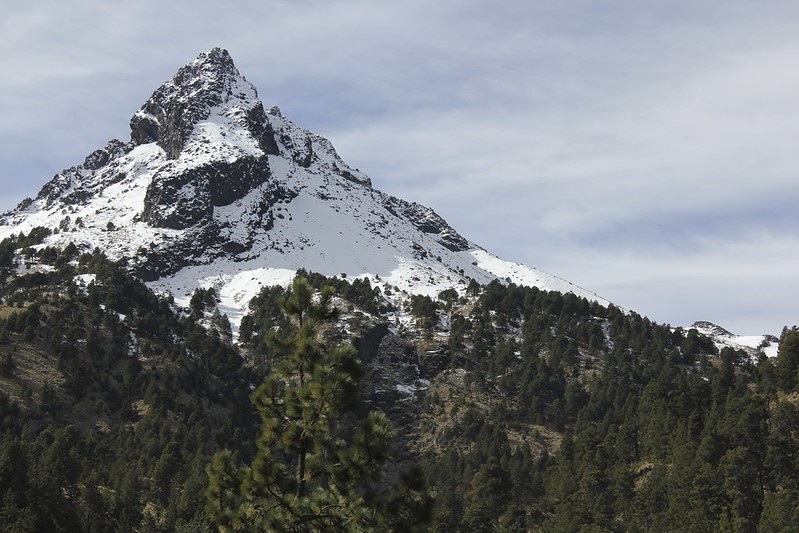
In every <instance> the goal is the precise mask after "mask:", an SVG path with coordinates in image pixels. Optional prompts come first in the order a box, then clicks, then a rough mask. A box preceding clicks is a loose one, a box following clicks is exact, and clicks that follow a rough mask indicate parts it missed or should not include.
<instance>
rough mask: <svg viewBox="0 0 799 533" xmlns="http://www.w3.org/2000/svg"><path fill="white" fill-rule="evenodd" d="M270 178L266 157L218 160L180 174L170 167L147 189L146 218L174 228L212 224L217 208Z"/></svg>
mask: <svg viewBox="0 0 799 533" xmlns="http://www.w3.org/2000/svg"><path fill="white" fill-rule="evenodd" d="M268 179H269V164H268V162H267V160H266V158H265V157H261V158H252V157H249V158H241V159H238V160H236V161H232V162H227V161H214V162H211V163H208V164H205V165H201V166H198V167H194V168H190V169H188V170H186V171H184V172H180V173H176V172H174V170H173V168H172V167H171V166H166V167H164V168H163V169H161V171H160V172H159V173H158V174H157V175H156V176H155V177H154V178H153V181H152V182H151V183H150V185H149V187H148V188H147V194H146V195H145V198H144V210H143V211H142V219H143V220H146V221H147V222H149V223H150V224H151V225H153V226H155V227H161V228H172V229H184V228H188V227H191V226H194V225H196V224H199V223H201V222H209V221H210V220H211V219H212V217H213V213H214V207H220V206H224V205H230V204H231V203H233V202H235V201H236V200H239V199H241V198H243V197H244V196H245V195H247V194H248V193H249V192H250V191H252V190H253V189H255V188H256V187H258V186H259V185H261V184H263V183H266V181H267V180H268Z"/></svg>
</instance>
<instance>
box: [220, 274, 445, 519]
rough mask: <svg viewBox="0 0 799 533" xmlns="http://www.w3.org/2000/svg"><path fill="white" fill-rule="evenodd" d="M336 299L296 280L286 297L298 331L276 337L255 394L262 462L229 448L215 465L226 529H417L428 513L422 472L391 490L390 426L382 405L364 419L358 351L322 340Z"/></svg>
mask: <svg viewBox="0 0 799 533" xmlns="http://www.w3.org/2000/svg"><path fill="white" fill-rule="evenodd" d="M332 296H333V290H332V289H331V288H330V287H325V288H324V289H323V290H322V291H321V292H320V293H318V294H314V291H313V289H312V288H311V287H310V285H309V284H308V282H307V281H306V280H305V279H304V278H297V279H295V281H294V283H293V286H292V288H291V291H290V292H289V293H288V295H287V296H286V297H285V298H283V299H282V300H281V301H280V302H279V305H280V307H281V309H282V311H283V313H285V314H286V315H287V316H288V317H289V318H290V319H291V321H292V324H293V328H292V331H291V333H290V334H288V335H280V334H277V335H275V336H274V338H273V339H272V345H273V349H274V350H275V351H276V352H277V353H281V354H283V355H282V358H280V360H279V361H278V362H277V363H276V364H275V365H274V368H273V369H272V372H271V373H270V374H269V375H268V376H267V377H266V378H265V379H264V382H263V383H262V384H261V386H260V387H258V389H257V390H256V391H255V393H254V394H253V396H252V401H253V403H254V404H255V406H256V407H257V409H258V411H259V412H260V415H261V418H262V419H263V426H262V429H261V432H260V435H259V436H258V438H257V448H258V449H257V453H256V456H255V459H254V460H253V461H252V464H250V465H249V466H239V465H236V464H235V460H234V458H233V454H231V453H230V452H227V451H225V452H220V453H218V454H217V455H216V456H215V457H214V460H213V462H212V464H211V465H210V466H209V468H208V473H209V477H210V483H209V486H208V489H207V491H206V497H207V511H208V514H209V515H210V517H211V518H212V519H213V521H214V522H215V524H216V525H217V526H218V527H219V529H220V531H391V530H402V531H412V530H414V529H420V528H421V527H423V526H424V524H425V523H426V521H427V519H428V516H429V508H430V501H429V498H428V497H427V495H426V493H425V491H424V488H423V486H422V482H421V475H420V474H419V473H418V472H415V471H411V472H408V473H407V474H405V475H404V476H401V477H400V479H399V480H398V481H397V482H396V483H393V486H391V487H390V486H389V485H392V484H391V483H389V481H390V480H388V479H387V473H388V472H387V471H388V469H387V466H388V465H389V461H390V460H391V458H392V456H391V451H392V450H391V449H392V441H393V438H394V430H393V428H392V426H391V423H390V422H389V421H388V419H387V418H386V416H385V415H384V414H383V413H381V412H377V411H372V412H369V413H368V415H367V416H366V417H365V419H363V420H358V419H357V416H356V411H355V409H356V405H357V388H358V381H359V377H360V366H359V364H358V361H357V359H356V353H355V350H354V349H353V348H352V347H351V346H339V347H336V348H333V349H328V348H327V347H326V346H325V343H324V341H323V340H322V337H321V335H320V329H321V328H322V327H323V326H324V324H325V323H331V322H333V321H335V320H336V318H337V317H338V312H337V310H336V309H335V308H333V307H332V305H331V298H332Z"/></svg>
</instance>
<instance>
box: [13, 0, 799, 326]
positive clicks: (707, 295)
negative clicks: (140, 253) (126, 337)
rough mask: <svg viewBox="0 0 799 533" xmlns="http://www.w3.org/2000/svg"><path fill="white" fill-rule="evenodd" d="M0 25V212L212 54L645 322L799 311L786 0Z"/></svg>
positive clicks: (48, 4) (236, 9) (127, 17)
mask: <svg viewBox="0 0 799 533" xmlns="http://www.w3.org/2000/svg"><path fill="white" fill-rule="evenodd" d="M3 13H4V16H3V18H2V20H0V35H2V36H3V37H2V39H0V72H2V76H0V96H2V98H0V180H1V181H0V183H2V188H0V212H4V211H7V210H9V209H11V208H13V207H14V206H15V205H16V204H17V203H18V202H19V201H20V200H21V199H22V198H24V197H26V196H35V194H36V193H37V192H38V190H39V189H40V188H41V186H42V185H44V183H46V182H47V181H48V180H49V179H50V178H51V177H52V176H53V175H55V174H56V173H58V172H59V171H60V170H62V169H64V168H67V167H70V166H73V165H77V164H80V163H82V162H83V159H84V158H85V157H86V155H88V154H89V153H91V152H92V151H94V150H95V149H97V148H100V147H102V146H104V145H105V143H106V142H107V141H108V140H110V139H112V138H119V139H122V140H128V139H129V138H130V130H129V125H128V124H129V121H130V117H131V116H132V115H133V113H134V112H135V111H136V110H137V109H138V108H139V107H140V106H141V104H143V103H144V102H145V101H146V99H147V98H148V97H149V96H150V94H151V93H152V92H153V91H154V90H155V89H156V88H157V87H158V86H159V85H161V84H162V83H163V82H164V81H166V80H168V79H170V78H171V77H172V75H173V74H174V73H175V71H176V70H177V69H178V68H179V67H181V66H182V65H183V64H185V63H187V62H188V61H190V60H192V59H193V58H194V57H196V56H197V55H198V54H199V53H201V52H204V51H207V50H209V49H211V48H213V47H214V46H220V47H223V48H226V49H228V51H229V52H230V54H231V56H232V57H233V59H234V62H235V63H236V66H237V67H238V69H239V70H240V71H241V72H242V74H244V76H245V77H246V78H247V79H248V80H249V81H250V82H252V83H253V84H254V85H255V86H256V87H257V89H258V92H259V96H260V97H261V99H262V101H263V102H264V105H265V106H267V107H269V106H271V105H277V106H279V107H280V109H281V111H282V113H283V115H284V116H286V117H288V118H289V119H291V120H292V121H294V122H295V123H297V124H299V125H301V126H303V127H305V128H307V129H310V130H312V131H315V132H317V133H320V134H322V135H324V136H325V137H327V138H329V139H330V140H331V141H332V142H333V144H334V146H335V147H336V149H337V150H338V152H339V154H340V155H341V156H342V157H343V158H344V160H346V161H347V162H348V163H349V164H351V165H352V166H354V167H357V168H359V169H360V170H361V171H363V172H365V173H366V174H368V175H369V176H370V177H371V178H372V182H373V185H374V186H375V188H377V189H380V190H382V191H384V192H387V193H389V194H393V195H395V196H399V197H401V198H403V199H405V200H408V201H416V202H418V203H421V204H424V205H427V206H430V207H432V208H433V209H434V210H436V212H438V213H439V214H440V215H441V216H443V217H444V218H445V219H446V220H447V221H448V222H449V223H450V225H452V226H453V227H454V228H455V229H456V230H457V231H458V232H460V233H461V234H462V235H464V236H465V237H467V238H468V239H469V240H471V241H473V242H476V243H477V244H479V245H480V246H483V247H484V248H486V249H487V250H489V251H490V252H492V253H494V254H496V255H498V256H500V257H502V258H503V259H508V260H512V261H516V262H520V263H525V264H528V265H530V266H533V267H536V268H538V269H540V270H543V271H545V272H548V273H551V274H555V275H558V276H561V277H564V278H566V279H568V280H570V281H572V282H574V283H575V284H577V285H580V286H582V287H584V288H587V289H589V290H591V291H593V292H596V293H598V294H600V295H602V296H603V297H605V298H607V299H609V300H611V301H613V302H614V303H616V304H617V305H619V306H620V307H623V308H625V309H630V310H634V311H636V312H638V313H640V314H642V315H645V316H648V317H649V318H651V319H652V320H655V321H657V322H660V323H669V324H671V325H674V326H677V325H680V326H690V325H691V324H692V323H693V322H694V321H697V320H708V321H711V322H714V323H717V324H719V325H721V326H723V327H725V328H727V329H729V330H730V331H733V332H735V333H739V334H763V333H770V334H776V335H779V333H780V331H781V330H782V328H783V326H786V325H787V326H792V325H796V324H799V303H798V302H799V268H798V267H799V209H797V205H799V149H797V146H796V145H797V140H799V68H797V65H799V31H796V28H797V27H799V2H796V1H795V0H774V1H771V2H766V3H760V2H749V1H740V0H725V1H699V2H697V1H695V0H694V1H681V0H678V1H674V2H660V1H650V0H641V1H636V2H621V1H614V0H609V1H604V2H596V1H594V2H591V1H580V0H578V1H568V0H560V1H541V0H523V1H522V0H508V1H505V2H489V1H468V0H464V1H455V0H437V1H436V2H429V1H421V0H419V1H417V0H399V1H398V0H393V1H391V2H386V1H380V0H372V1H356V0H344V1H337V0H327V1H317V0H293V1H282V0H260V1H254V0H231V1H230V2H225V3H221V2H210V1H205V0H193V1H191V2H189V1H185V0H177V1H173V2H168V3H167V2H161V1H155V0H140V1H137V2H113V1H109V0H105V1H88V0H74V1H71V2H61V1H34V2H7V3H6V5H4V7H3Z"/></svg>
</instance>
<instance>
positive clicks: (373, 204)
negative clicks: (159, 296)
mask: <svg viewBox="0 0 799 533" xmlns="http://www.w3.org/2000/svg"><path fill="white" fill-rule="evenodd" d="M130 126H131V139H130V141H128V142H122V141H119V140H112V141H109V142H108V143H107V145H106V146H105V147H103V148H101V149H99V150H96V151H94V152H92V153H91V154H90V155H89V156H88V157H87V158H86V159H85V160H84V162H83V163H82V164H80V165H77V166H75V167H71V168H69V169H66V170H64V171H62V172H61V173H59V174H58V175H56V176H55V177H54V178H53V179H52V180H50V181H49V182H48V183H47V184H45V185H44V187H43V188H42V190H41V191H40V193H39V194H38V195H37V197H36V198H35V199H33V200H25V201H23V202H22V203H21V204H20V205H19V206H17V208H16V209H14V210H12V211H11V212H9V213H6V214H5V215H3V216H1V217H0V238H3V237H6V236H8V235H10V234H12V233H16V232H20V231H29V230H30V229H32V228H34V227H37V226H43V227H46V228H49V229H50V230H52V231H53V235H51V236H49V237H48V238H47V239H46V240H45V242H44V243H43V244H42V246H46V245H49V244H58V245H62V246H64V245H67V244H68V243H70V242H72V243H74V244H75V245H76V246H77V247H78V249H80V250H81V251H91V250H93V249H94V248H100V249H101V250H103V251H104V252H106V253H107V254H108V255H109V257H111V258H113V259H122V258H126V259H127V260H128V262H129V264H130V266H131V268H132V269H133V270H134V271H135V272H136V274H137V275H139V276H140V277H141V278H142V279H144V280H145V281H148V282H150V283H151V285H152V286H153V287H154V288H156V289H158V290H161V291H166V292H171V293H172V294H173V295H174V296H175V299H176V301H177V302H178V303H179V304H186V303H187V302H188V299H189V298H190V296H191V294H192V293H193V291H194V289H196V288H197V287H207V286H215V287H216V288H217V289H218V291H219V293H220V295H221V297H222V301H223V305H224V306H225V308H226V309H227V311H228V312H229V313H230V315H231V319H232V321H233V322H234V327H235V325H236V319H237V317H240V316H241V315H242V314H243V313H244V312H246V307H247V303H248V301H249V299H251V298H252V296H254V295H255V294H257V292H258V291H259V290H260V287H262V286H264V285H267V284H269V283H274V282H279V283H286V282H287V280H288V279H289V278H290V272H293V271H296V270H297V269H299V268H306V269H308V270H313V271H317V272H320V273H322V274H325V275H345V276H350V277H363V278H369V279H370V280H371V281H372V282H373V283H376V284H377V285H378V286H381V287H383V288H384V289H385V288H386V287H389V286H391V287H393V288H394V289H395V290H399V291H401V292H402V291H404V292H407V293H414V294H427V295H435V294H438V293H439V292H440V291H442V290H444V289H447V288H455V289H457V290H459V291H460V292H462V291H464V290H465V288H466V286H467V285H468V283H469V282H470V281H471V280H476V281H477V282H478V283H487V282H489V281H491V280H492V279H501V280H502V281H503V282H515V283H519V284H525V285H531V286H536V287H538V288H541V289H546V290H558V291H561V292H574V293H575V294H577V295H578V296H582V297H585V298H588V299H590V300H594V301H598V302H600V303H602V304H603V305H610V302H609V301H607V300H605V299H603V298H601V297H599V296H598V295H596V294H594V293H592V292H591V291H588V290H585V289H582V288H580V287H578V286H576V285H574V284H572V283H570V282H568V281H566V280H563V279H561V278H558V277H557V276H552V275H549V274H546V273H543V272H540V271H537V270H535V269H533V268H531V267H526V266H524V265H520V264H516V263H510V262H507V261H503V260H501V259H499V258H497V257H496V256H493V255H492V254H490V253H488V252H487V251H486V250H484V249H483V248H481V247H480V246H478V245H476V244H474V243H472V242H470V241H468V240H467V239H466V238H464V237H463V236H461V235H460V234H459V233H458V232H457V231H456V230H455V229H454V228H452V227H451V226H449V224H447V222H446V221H445V220H444V219H443V218H441V217H440V216H439V215H438V214H437V213H435V211H433V210H432V209H431V208H429V207H425V206H423V205H421V204H418V203H416V202H408V201H406V200H403V199H400V198H396V197H393V196H390V195H387V194H385V193H383V192H381V191H379V190H378V189H375V188H374V187H373V186H372V181H371V179H370V178H369V177H368V176H366V175H365V174H363V173H361V172H360V171H359V170H357V169H356V168H354V167H351V166H350V165H349V164H347V163H346V162H345V161H344V160H342V159H341V157H340V156H339V155H338V153H337V152H336V150H335V148H334V147H333V145H332V143H331V142H330V141H329V140H327V139H325V138H324V137H322V136H320V135H318V134H316V133H313V132H311V131H309V130H307V129H304V128H302V127H300V126H298V125H296V124H294V123H293V122H292V121H290V120H289V119H287V118H285V117H284V116H283V114H282V113H281V112H280V110H279V109H278V108H277V107H270V108H268V109H266V108H264V106H263V103H262V102H261V100H260V99H259V98H258V93H257V90H256V89H255V87H253V86H252V84H250V83H249V82H248V81H247V80H246V78H244V76H242V75H241V74H240V73H239V71H238V69H236V67H235V65H234V63H233V60H232V58H230V55H229V54H228V52H227V51H225V50H223V49H221V48H214V49H212V50H211V51H209V52H207V53H203V54H200V55H199V56H198V57H197V58H196V59H194V60H193V61H191V62H189V63H188V64H187V65H185V66H184V67H182V68H180V69H179V70H178V71H177V73H176V75H175V76H174V77H173V78H172V79H170V80H168V81H167V82H165V83H164V84H162V85H161V86H160V87H159V88H158V89H156V90H155V91H154V92H153V93H152V96H151V97H150V98H149V99H148V100H147V101H146V102H145V103H144V104H143V105H142V106H141V107H140V108H139V110H138V111H136V112H135V114H134V115H133V117H132V118H131V121H130Z"/></svg>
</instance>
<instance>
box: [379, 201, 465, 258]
mask: <svg viewBox="0 0 799 533" xmlns="http://www.w3.org/2000/svg"><path fill="white" fill-rule="evenodd" d="M383 205H384V206H385V208H386V209H388V210H389V211H390V212H391V213H393V214H394V215H395V216H397V217H399V218H405V219H408V220H409V221H410V222H411V223H412V224H413V225H414V226H415V227H416V228H417V229H418V230H420V231H422V232H424V233H429V234H432V235H436V236H437V238H436V240H437V241H438V242H439V244H441V245H442V246H444V247H445V248H447V249H449V250H452V251H453V252H462V251H464V250H468V249H469V248H470V245H469V241H467V240H466V239H464V238H463V237H461V236H460V234H458V232H457V231H455V230H454V229H453V228H452V227H451V226H450V225H449V224H447V221H446V220H444V219H443V218H441V217H440V216H439V215H438V214H437V213H436V212H435V211H433V210H432V209H430V208H429V207H425V206H423V205H420V204H417V203H416V202H406V201H405V200H401V199H399V198H395V197H394V196H388V195H387V196H385V197H384V198H383Z"/></svg>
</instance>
